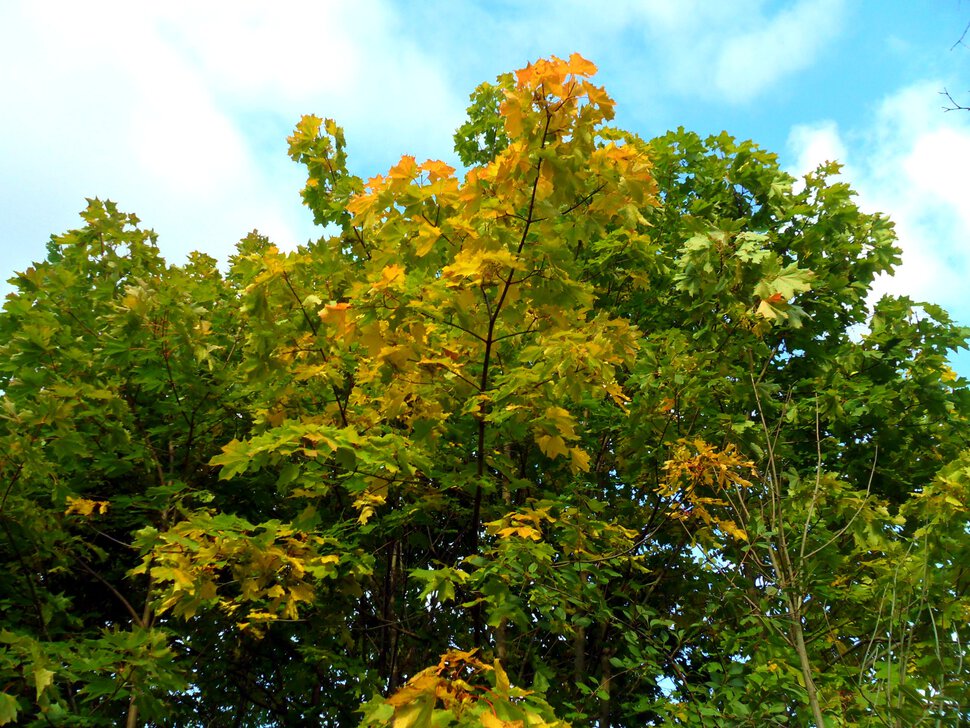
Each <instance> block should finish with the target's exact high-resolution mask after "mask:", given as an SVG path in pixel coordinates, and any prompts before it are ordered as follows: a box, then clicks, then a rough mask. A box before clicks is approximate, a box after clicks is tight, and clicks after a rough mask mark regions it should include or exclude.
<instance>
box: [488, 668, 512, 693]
mask: <svg viewBox="0 0 970 728" xmlns="http://www.w3.org/2000/svg"><path fill="white" fill-rule="evenodd" d="M492 667H493V668H494V669H495V690H496V692H498V694H499V695H508V694H509V690H511V689H512V683H511V682H509V676H508V674H506V672H505V669H504V668H503V667H502V663H501V662H499V661H498V660H495V661H493V662H492Z"/></svg>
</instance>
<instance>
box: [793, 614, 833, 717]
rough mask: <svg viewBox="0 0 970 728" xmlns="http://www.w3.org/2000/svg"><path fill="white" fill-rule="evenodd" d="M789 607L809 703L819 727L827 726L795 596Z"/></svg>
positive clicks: (796, 649)
mask: <svg viewBox="0 0 970 728" xmlns="http://www.w3.org/2000/svg"><path fill="white" fill-rule="evenodd" d="M788 609H789V611H790V613H791V623H792V632H793V635H794V637H795V651H796V652H798V661H799V662H800V663H801V667H802V676H803V677H804V678H805V692H806V693H808V704H809V706H810V707H811V709H812V715H813V716H814V717H815V724H816V725H817V726H818V728H825V718H824V717H823V716H822V708H821V706H819V704H818V690H817V689H816V687H815V680H813V679H812V663H811V662H810V661H809V659H808V648H807V647H806V646H805V633H804V631H803V630H802V612H801V605H800V604H799V603H797V602H796V601H795V598H794V597H790V598H789V599H788Z"/></svg>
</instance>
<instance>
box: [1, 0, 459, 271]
mask: <svg viewBox="0 0 970 728" xmlns="http://www.w3.org/2000/svg"><path fill="white" fill-rule="evenodd" d="M399 33H400V29H399V27H398V17H397V15H396V11H395V10H394V9H393V6H392V5H390V4H389V3H385V2H381V1H379V0H359V1H358V2H354V3H323V2H295V1H286V0H283V1H281V2H279V3H276V4H274V5H272V7H270V6H269V5H266V4H265V3H262V2H254V1H252V0H240V1H237V2H224V1H223V0H212V1H211V2H205V3H189V2H185V1H184V0H173V1H172V2H168V3H155V4H147V3H131V2H122V1H119V0H112V1H107V2H99V3H97V4H94V5H91V4H79V3H59V4H58V5H57V9H56V11H54V12H52V11H51V8H50V7H49V6H48V5H46V4H38V3H28V2H22V3H9V4H4V5H3V6H2V7H0V98H2V99H3V102H4V106H5V113H4V114H3V115H0V158H2V159H4V166H5V170H4V174H3V177H2V184H3V185H4V186H5V189H4V190H3V192H4V200H3V202H0V205H4V207H5V208H6V209H4V210H2V212H3V217H4V226H3V231H2V235H3V238H4V239H3V240H0V263H2V268H3V269H4V271H10V270H14V269H22V268H24V267H25V266H26V265H27V264H28V263H29V261H30V260H31V259H36V258H39V257H42V256H43V254H44V242H45V241H46V239H47V237H48V235H49V234H50V233H52V232H61V231H63V230H65V229H67V228H68V227H76V226H77V225H78V224H79V220H78V218H77V211H78V210H80V209H82V208H83V207H84V204H85V203H84V197H93V196H99V197H102V198H104V197H109V198H111V199H114V200H115V201H117V202H118V203H119V205H120V207H121V208H122V209H124V210H128V211H132V212H137V213H138V215H139V217H141V218H142V219H143V220H144V222H145V224H146V226H150V227H154V228H155V229H156V231H157V232H159V234H160V240H159V244H160V246H161V248H162V250H163V253H164V254H165V255H166V257H167V258H169V259H170V260H173V261H177V260H180V259H181V258H182V257H183V256H184V255H185V254H186V253H187V252H189V251H190V250H192V249H195V248H204V249H205V250H206V251H207V252H210V253H212V254H214V255H216V256H217V257H220V258H223V259H225V257H226V256H227V255H228V254H229V253H230V252H231V250H232V247H233V245H234V243H235V241H237V240H238V239H239V238H240V237H242V236H243V235H245V234H246V233H247V232H248V231H249V230H251V229H253V228H259V229H260V231H261V232H263V233H265V234H268V235H269V236H270V237H271V238H272V239H273V240H274V241H276V242H278V243H279V244H281V246H283V247H293V246H294V245H296V244H298V243H301V242H304V241H305V240H306V239H307V238H309V237H311V236H315V235H317V234H319V232H318V231H317V230H315V229H314V228H313V226H312V221H311V218H310V215H309V213H308V212H307V211H305V210H304V209H303V208H302V207H301V204H300V199H299V195H298V190H299V189H300V187H301V186H302V180H303V173H302V170H301V169H300V168H298V167H297V166H296V165H295V164H293V163H292V162H291V161H290V160H289V159H288V158H287V157H286V141H285V138H286V136H287V134H288V133H289V131H290V130H291V129H292V128H293V126H294V125H295V123H296V121H297V120H298V119H299V116H300V115H301V114H304V113H317V114H320V115H325V116H332V117H334V118H336V119H337V120H338V122H339V123H342V124H344V125H345V126H346V127H347V129H348V142H349V146H350V152H351V160H350V161H351V165H359V166H360V167H363V169H361V172H362V173H363V174H365V175H367V174H370V173H372V172H374V171H378V170H383V169H386V167H387V166H389V165H390V164H392V163H394V162H395V161H396V160H397V158H398V156H399V154H401V153H403V152H410V153H414V154H416V155H418V156H433V155H434V154H435V153H436V152H437V153H440V150H442V149H445V150H449V149H450V148H451V144H450V140H451V133H452V131H453V129H454V128H455V127H456V126H457V125H458V123H460V119H461V117H462V115H463V112H464V106H465V103H466V102H465V98H466V96H465V94H467V91H466V90H462V93H460V94H456V93H453V92H452V91H451V89H450V87H449V85H448V83H447V82H446V81H445V78H444V76H443V74H442V72H441V71H439V70H438V68H437V67H436V66H438V67H440V65H441V64H436V63H435V61H434V60H432V59H431V58H430V57H429V56H428V55H427V54H425V53H424V52H423V51H422V49H421V48H420V47H418V46H417V45H416V44H415V43H412V42H411V41H410V40H409V39H408V38H407V37H404V36H401V37H399V36H398V34H399ZM389 150H390V151H389ZM14 180H16V182H15V183H14ZM8 185H9V186H10V187H11V189H6V187H7V186H8Z"/></svg>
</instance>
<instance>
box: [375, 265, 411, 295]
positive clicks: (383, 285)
mask: <svg viewBox="0 0 970 728" xmlns="http://www.w3.org/2000/svg"><path fill="white" fill-rule="evenodd" d="M404 274H405V271H404V268H402V267H401V266H399V265H397V264H396V263H393V264H391V265H388V266H385V267H384V270H382V271H381V277H380V280H378V281H377V282H375V283H374V284H373V285H372V286H371V292H374V291H383V290H385V289H387V288H399V287H400V286H401V284H402V283H403V282H404Z"/></svg>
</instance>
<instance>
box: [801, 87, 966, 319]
mask: <svg viewBox="0 0 970 728" xmlns="http://www.w3.org/2000/svg"><path fill="white" fill-rule="evenodd" d="M940 88H942V83H941V82H939V81H936V80H932V81H924V82H920V83H917V84H914V85H911V86H908V87H906V88H903V89H900V90H898V91H897V92H895V93H893V94H891V95H890V96H888V97H887V98H885V99H884V100H883V101H882V103H881V104H880V105H879V106H878V108H877V109H876V111H875V112H874V114H873V116H872V117H871V119H870V123H869V124H868V125H867V126H866V127H864V128H859V129H850V130H846V131H844V130H840V129H839V128H838V127H837V126H836V124H835V123H834V122H832V121H822V122H818V123H815V124H811V125H801V126H796V127H794V128H793V129H792V130H791V133H790V135H789V140H788V146H789V151H790V153H791V156H792V157H793V158H794V159H795V160H796V163H795V165H794V167H793V169H792V172H793V173H795V174H802V173H804V172H806V171H809V170H810V169H812V168H814V166H815V165H816V164H817V163H819V162H821V161H824V160H827V159H837V160H838V161H841V162H844V163H846V167H845V168H844V170H843V177H844V178H845V179H846V180H847V181H848V182H849V183H850V184H851V185H852V187H853V188H854V189H855V190H856V191H857V192H858V193H859V203H860V205H861V207H862V208H863V209H865V210H867V211H881V212H884V213H886V214H888V215H889V217H890V218H891V219H892V220H893V221H894V222H895V223H896V232H897V235H898V238H899V242H898V244H899V246H900V247H901V248H902V251H903V255H902V258H903V262H902V265H901V266H899V268H898V269H897V270H896V272H895V275H893V276H892V277H891V278H890V277H883V278H881V279H880V280H878V281H877V282H876V285H875V288H874V292H873V296H872V299H873V300H875V299H876V298H878V297H879V296H881V295H882V294H884V293H890V294H894V295H907V296H910V297H912V298H914V299H916V300H921V301H932V302H935V303H940V304H942V305H943V306H944V307H946V308H948V309H949V310H950V312H951V314H952V315H954V317H955V318H957V319H958V320H961V321H963V322H964V323H968V322H970V299H968V297H967V295H966V285H967V284H966V282H967V280H970V207H968V206H967V200H968V199H970V181H968V179H970V178H968V174H967V171H968V170H970V115H966V114H964V115H958V114H946V113H944V112H943V111H942V110H940V104H939V89H940Z"/></svg>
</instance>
